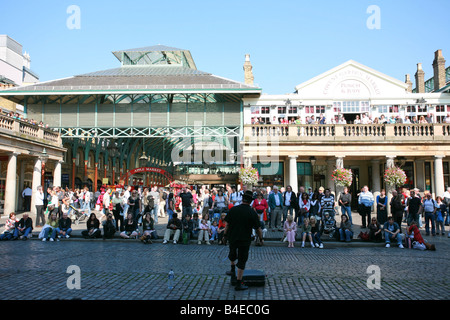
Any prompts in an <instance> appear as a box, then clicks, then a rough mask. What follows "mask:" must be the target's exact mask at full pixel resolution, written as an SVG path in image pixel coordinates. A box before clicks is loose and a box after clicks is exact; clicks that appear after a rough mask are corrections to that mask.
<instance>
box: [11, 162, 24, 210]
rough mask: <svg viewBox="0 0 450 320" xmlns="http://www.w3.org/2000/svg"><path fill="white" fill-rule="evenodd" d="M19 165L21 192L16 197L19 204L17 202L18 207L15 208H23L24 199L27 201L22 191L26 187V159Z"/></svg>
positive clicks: (19, 188) (19, 187)
mask: <svg viewBox="0 0 450 320" xmlns="http://www.w3.org/2000/svg"><path fill="white" fill-rule="evenodd" d="M19 166H20V173H19V186H18V190H19V194H18V195H17V197H16V199H17V204H16V208H14V210H18V209H22V208H23V205H24V201H25V199H24V198H22V191H23V189H25V167H26V163H25V161H24V160H22V161H20V165H19Z"/></svg>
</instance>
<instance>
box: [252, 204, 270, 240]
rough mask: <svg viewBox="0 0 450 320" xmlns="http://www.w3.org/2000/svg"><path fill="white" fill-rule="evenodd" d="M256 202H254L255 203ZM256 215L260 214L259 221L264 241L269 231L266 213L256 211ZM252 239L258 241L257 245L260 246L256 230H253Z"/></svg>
mask: <svg viewBox="0 0 450 320" xmlns="http://www.w3.org/2000/svg"><path fill="white" fill-rule="evenodd" d="M253 202H254V201H253ZM256 213H257V214H258V219H259V221H260V223H261V230H262V233H263V239H264V238H265V237H266V233H267V229H266V224H265V223H264V220H263V219H264V211H256ZM252 237H253V238H255V239H256V243H257V244H258V245H259V242H258V241H259V240H260V239H259V237H257V236H256V231H255V229H253V230H252Z"/></svg>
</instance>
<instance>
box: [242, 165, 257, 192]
mask: <svg viewBox="0 0 450 320" xmlns="http://www.w3.org/2000/svg"><path fill="white" fill-rule="evenodd" d="M258 180H259V174H258V170H257V169H256V168H253V167H248V168H241V169H240V170H239V181H240V182H241V183H242V184H244V185H246V186H247V190H251V188H252V186H253V185H254V184H257V183H258Z"/></svg>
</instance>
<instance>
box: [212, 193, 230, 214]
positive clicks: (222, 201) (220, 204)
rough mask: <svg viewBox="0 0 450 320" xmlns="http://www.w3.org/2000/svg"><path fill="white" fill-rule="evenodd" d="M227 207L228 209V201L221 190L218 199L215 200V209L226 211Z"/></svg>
mask: <svg viewBox="0 0 450 320" xmlns="http://www.w3.org/2000/svg"><path fill="white" fill-rule="evenodd" d="M227 207H228V199H227V197H226V196H225V195H224V194H223V191H222V189H220V190H219V191H217V195H216V198H215V199H214V205H213V209H216V208H217V209H219V210H224V209H226V208H227Z"/></svg>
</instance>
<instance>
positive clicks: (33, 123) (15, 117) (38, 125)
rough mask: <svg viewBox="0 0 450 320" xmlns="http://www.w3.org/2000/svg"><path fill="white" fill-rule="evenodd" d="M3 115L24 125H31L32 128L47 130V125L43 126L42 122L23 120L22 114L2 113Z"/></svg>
mask: <svg viewBox="0 0 450 320" xmlns="http://www.w3.org/2000/svg"><path fill="white" fill-rule="evenodd" d="M3 115H5V116H6V117H8V118H12V119H14V120H18V121H22V122H26V123H28V124H31V125H33V126H37V127H41V128H45V129H49V125H48V124H44V122H42V121H37V120H34V119H28V118H25V117H24V116H23V115H22V114H19V113H18V112H16V113H14V112H12V111H10V112H7V113H4V114H3Z"/></svg>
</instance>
